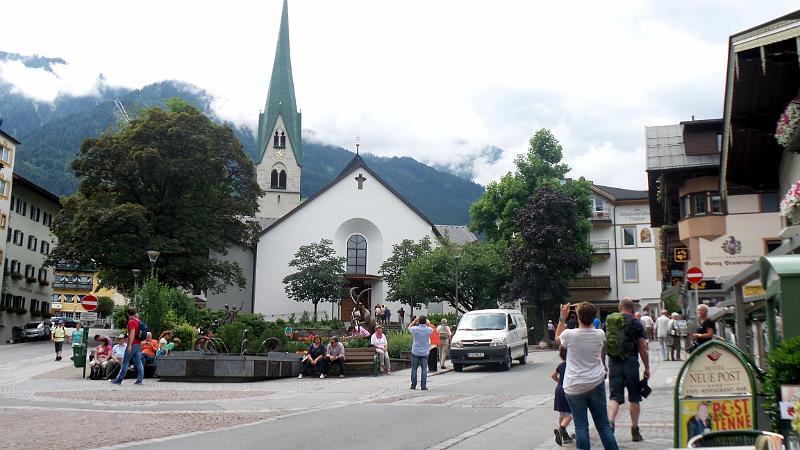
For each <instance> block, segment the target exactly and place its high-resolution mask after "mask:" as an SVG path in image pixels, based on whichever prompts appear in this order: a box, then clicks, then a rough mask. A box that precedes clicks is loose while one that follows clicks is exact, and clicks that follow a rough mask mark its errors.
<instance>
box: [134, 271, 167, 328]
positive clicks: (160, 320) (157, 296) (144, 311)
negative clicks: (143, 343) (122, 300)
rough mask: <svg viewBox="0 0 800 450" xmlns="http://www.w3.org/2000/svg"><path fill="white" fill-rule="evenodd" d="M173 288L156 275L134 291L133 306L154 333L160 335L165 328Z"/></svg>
mask: <svg viewBox="0 0 800 450" xmlns="http://www.w3.org/2000/svg"><path fill="white" fill-rule="evenodd" d="M172 290H173V288H170V287H168V286H166V285H164V284H161V283H160V282H159V281H158V279H156V278H155V277H149V278H147V279H146V280H145V281H144V282H143V283H142V284H141V286H137V287H136V289H134V291H133V306H135V307H136V310H137V312H138V315H139V317H140V318H141V319H142V320H144V321H145V323H147V326H148V328H150V331H152V332H153V334H154V335H159V334H160V333H161V331H163V330H164V319H165V318H166V316H167V311H168V310H169V309H170V299H171V297H172V295H173V293H172V292H171V291H172Z"/></svg>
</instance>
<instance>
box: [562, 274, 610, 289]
mask: <svg viewBox="0 0 800 450" xmlns="http://www.w3.org/2000/svg"><path fill="white" fill-rule="evenodd" d="M567 289H604V290H611V276H610V275H584V276H579V277H578V278H576V279H574V280H572V281H570V282H568V283H567Z"/></svg>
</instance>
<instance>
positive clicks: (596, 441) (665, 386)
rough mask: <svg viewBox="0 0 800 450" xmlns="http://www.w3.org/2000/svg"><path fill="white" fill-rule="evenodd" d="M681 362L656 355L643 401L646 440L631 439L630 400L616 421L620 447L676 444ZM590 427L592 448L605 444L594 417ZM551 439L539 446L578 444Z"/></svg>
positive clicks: (659, 449)
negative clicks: (676, 404)
mask: <svg viewBox="0 0 800 450" xmlns="http://www.w3.org/2000/svg"><path fill="white" fill-rule="evenodd" d="M681 364H683V362H673V361H661V360H660V359H659V356H658V355H656V356H655V360H654V361H653V362H652V363H651V366H650V372H651V379H650V387H651V388H653V392H652V393H651V394H650V396H649V397H648V398H646V399H645V400H644V401H643V402H642V415H641V417H640V418H639V428H640V430H641V433H642V436H644V441H643V442H632V441H631V434H630V430H631V418H630V413H629V411H628V407H627V404H625V405H622V406H621V407H620V409H619V413H618V414H617V421H616V433H615V435H616V438H617V443H618V444H619V448H620V449H626V450H627V449H630V450H633V449H636V450H651V449H652V450H663V449H665V448H672V446H673V445H672V444H673V442H672V440H673V434H674V419H673V415H674V411H673V408H674V393H675V378H676V376H677V375H678V371H679V370H680V367H681ZM606 383H608V382H606ZM606 389H608V384H606ZM590 417H591V416H590ZM589 428H590V429H589V433H590V436H591V438H592V440H591V442H592V448H593V449H599V448H603V444H602V443H601V442H600V437H599V436H598V434H597V431H595V429H594V424H593V423H591V419H590V425H589ZM569 430H570V434H572V433H574V429H573V428H572V426H570V427H569ZM551 442H552V445H551V444H547V445H543V446H539V447H536V448H537V449H542V450H544V449H547V450H550V449H561V448H566V449H569V448H575V444H570V445H564V446H563V447H559V446H558V445H556V443H555V440H552V441H551Z"/></svg>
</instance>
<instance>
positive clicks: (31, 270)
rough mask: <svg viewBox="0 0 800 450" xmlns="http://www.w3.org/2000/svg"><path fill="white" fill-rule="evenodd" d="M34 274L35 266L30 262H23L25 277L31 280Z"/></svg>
mask: <svg viewBox="0 0 800 450" xmlns="http://www.w3.org/2000/svg"><path fill="white" fill-rule="evenodd" d="M35 276H36V267H34V266H33V265H31V264H25V279H27V280H32V279H34V277H35Z"/></svg>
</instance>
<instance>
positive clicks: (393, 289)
mask: <svg viewBox="0 0 800 450" xmlns="http://www.w3.org/2000/svg"><path fill="white" fill-rule="evenodd" d="M430 251H431V240H430V238H428V237H427V236H426V237H424V238H422V239H420V240H419V242H414V241H413V240H411V239H403V240H402V241H400V243H398V244H394V245H393V246H392V255H391V256H389V257H388V258H386V260H385V261H384V262H383V264H381V267H380V269H379V273H380V274H381V276H382V277H383V281H385V282H386V285H387V287H388V288H389V289H388V292H387V294H388V298H389V299H391V300H392V301H396V302H400V303H403V304H405V305H408V306H409V307H410V308H411V311H412V313H413V311H414V306H416V305H417V304H418V303H419V301H420V299H419V298H417V295H419V292H415V289H414V284H413V283H410V282H408V280H407V279H406V278H405V277H404V276H403V275H404V273H405V270H406V268H407V267H408V265H409V264H411V263H412V262H413V261H414V260H415V259H417V258H419V257H421V256H423V255H426V254H428V253H429V252H430Z"/></svg>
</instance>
